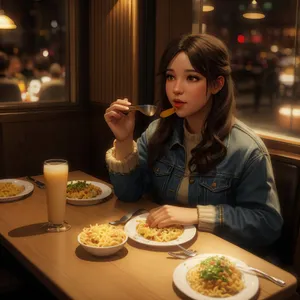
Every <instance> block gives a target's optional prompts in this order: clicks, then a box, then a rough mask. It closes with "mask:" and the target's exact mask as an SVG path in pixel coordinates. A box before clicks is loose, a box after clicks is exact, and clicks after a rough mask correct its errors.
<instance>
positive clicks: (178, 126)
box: [169, 117, 231, 149]
mask: <svg viewBox="0 0 300 300" xmlns="http://www.w3.org/2000/svg"><path fill="white" fill-rule="evenodd" d="M174 125H175V126H174V131H173V134H172V137H171V140H170V143H169V149H172V148H173V147H174V146H175V145H179V146H181V147H184V146H183V139H184V128H183V126H184V119H183V118H179V117H177V118H176V120H175V124H174ZM230 136H231V130H230V132H229V134H228V136H227V137H225V139H224V144H225V146H226V148H227V149H228V147H229V143H230Z"/></svg>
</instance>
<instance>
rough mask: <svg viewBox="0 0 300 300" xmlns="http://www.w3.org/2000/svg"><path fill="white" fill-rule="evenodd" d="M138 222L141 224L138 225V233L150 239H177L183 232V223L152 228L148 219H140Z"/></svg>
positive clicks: (157, 240) (160, 240) (159, 240)
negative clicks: (147, 221)
mask: <svg viewBox="0 0 300 300" xmlns="http://www.w3.org/2000/svg"><path fill="white" fill-rule="evenodd" d="M138 222H139V224H138V225H137V226H136V231H137V233H138V234H140V235H141V236H142V237H144V238H145V239H147V240H150V241H156V242H169V241H173V240H176V239H177V238H178V237H179V236H180V235H182V234H183V226H181V225H173V226H170V227H165V228H157V227H154V228H151V227H149V225H148V224H147V223H146V221H142V220H140V221H138Z"/></svg>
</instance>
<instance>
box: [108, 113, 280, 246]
mask: <svg viewBox="0 0 300 300" xmlns="http://www.w3.org/2000/svg"><path fill="white" fill-rule="evenodd" d="M157 122H159V120H156V121H154V122H152V123H151V124H150V126H149V127H148V129H147V130H146V131H145V132H144V133H143V134H142V136H141V137H140V138H139V139H138V141H137V147H138V156H139V159H138V160H139V163H138V166H137V167H136V168H135V169H134V170H132V171H131V172H130V173H128V174H121V173H116V172H113V171H111V170H110V179H111V182H112V184H113V186H114V191H115V194H116V195H117V197H118V198H119V199H120V200H122V201H128V202H132V201H137V200H138V199H139V198H140V197H141V196H142V195H143V194H145V193H151V194H152V195H153V199H154V201H156V202H157V203H159V204H162V205H163V204H171V205H176V204H178V202H177V200H176V199H177V198H176V197H177V191H178V188H179V186H180V183H181V180H182V178H183V176H184V170H185V164H186V162H185V157H186V156H185V149H184V146H183V138H184V136H183V135H184V133H183V119H180V118H178V120H177V123H176V126H175V128H174V131H173V134H172V137H171V138H170V139H169V141H168V144H167V151H166V153H165V155H164V156H163V157H161V158H160V159H159V160H157V161H156V163H155V164H154V167H153V169H149V167H148V162H147V159H148V147H147V145H148V141H149V138H150V137H151V135H152V134H153V132H154V131H155V128H156V126H157V124H158V123H157ZM224 143H225V145H226V148H227V155H226V157H225V158H224V159H223V161H222V162H220V163H219V164H218V165H217V166H216V168H215V169H214V170H212V171H210V172H209V173H206V174H205V175H203V174H199V173H197V172H194V173H192V174H191V175H190V179H189V189H188V206H189V207H196V206H197V205H214V206H215V207H216V212H217V216H216V220H215V222H216V226H215V228H216V230H215V233H216V234H218V235H220V236H221V237H223V238H225V239H228V240H230V241H231V242H234V243H236V244H239V245H240V246H243V247H251V246H253V245H255V246H257V247H258V246H266V245H269V244H271V243H272V242H273V241H275V240H276V239H277V238H278V237H279V236H280V232H281V227H282V223H283V221H282V217H281V215H280V206H279V201H278V196H277V192H276V186H275V181H274V176H273V170H272V165H271V160H270V156H269V154H268V151H267V149H266V147H265V145H264V143H263V142H262V140H261V139H260V138H259V137H258V136H257V135H256V134H255V133H254V132H253V131H252V130H251V129H250V128H248V127H247V126H246V125H245V124H243V123H242V122H240V121H238V120H236V122H235V124H234V125H233V127H232V130H231V132H230V133H229V135H228V136H227V137H226V138H225V140H224Z"/></svg>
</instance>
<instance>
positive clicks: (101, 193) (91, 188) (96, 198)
mask: <svg viewBox="0 0 300 300" xmlns="http://www.w3.org/2000/svg"><path fill="white" fill-rule="evenodd" d="M111 193H112V189H111V188H110V187H109V186H108V185H106V184H104V183H101V182H96V181H87V180H72V181H68V184H67V203H69V204H72V205H80V206H83V205H95V204H98V203H101V202H103V201H104V199H105V198H106V197H108V196H109V195H110V194H111Z"/></svg>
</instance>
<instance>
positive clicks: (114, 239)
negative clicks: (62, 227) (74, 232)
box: [80, 224, 126, 248]
mask: <svg viewBox="0 0 300 300" xmlns="http://www.w3.org/2000/svg"><path fill="white" fill-rule="evenodd" d="M125 239H126V234H125V232H124V230H123V226H113V225H110V224H100V225H98V224H96V225H90V227H85V228H83V231H82V232H81V233H80V241H81V242H82V243H83V244H84V245H87V246H94V247H101V248H102V247H111V246H117V245H120V244H122V243H123V242H124V241H125Z"/></svg>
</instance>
